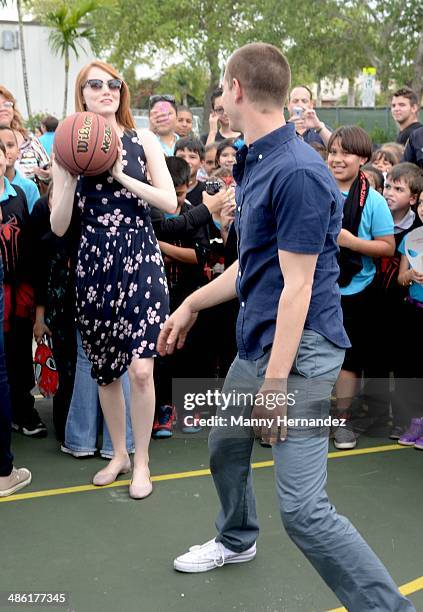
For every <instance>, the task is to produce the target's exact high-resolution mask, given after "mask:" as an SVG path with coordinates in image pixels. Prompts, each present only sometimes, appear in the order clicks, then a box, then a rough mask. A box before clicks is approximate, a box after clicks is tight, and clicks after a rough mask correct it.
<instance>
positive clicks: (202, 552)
mask: <svg viewBox="0 0 423 612" xmlns="http://www.w3.org/2000/svg"><path fill="white" fill-rule="evenodd" d="M190 551H195V552H196V553H197V554H198V556H199V557H201V558H207V557H208V558H210V557H212V559H213V563H214V564H215V566H216V567H223V565H225V547H224V546H223V544H222V543H221V542H216V540H214V539H213V540H209V541H208V542H205V544H198V545H197V546H191V548H190ZM212 553H213V555H212Z"/></svg>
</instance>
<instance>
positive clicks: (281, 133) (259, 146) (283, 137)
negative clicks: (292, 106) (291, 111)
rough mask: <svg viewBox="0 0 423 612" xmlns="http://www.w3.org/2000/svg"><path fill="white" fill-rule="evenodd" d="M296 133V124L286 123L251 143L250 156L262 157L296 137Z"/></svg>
mask: <svg viewBox="0 0 423 612" xmlns="http://www.w3.org/2000/svg"><path fill="white" fill-rule="evenodd" d="M296 135H297V133H296V131H295V125H294V124H293V123H286V124H285V125H283V126H282V127H280V128H277V129H276V130H273V132H270V133H269V134H266V135H265V136H262V137H261V138H259V139H258V140H255V141H254V142H253V143H251V145H250V146H249V147H248V157H250V156H251V157H255V158H256V159H262V158H263V157H264V156H265V155H267V154H268V153H270V152H271V151H273V149H276V148H277V147H280V145H283V144H285V143H286V142H288V140H292V139H293V138H295V137H296ZM260 156H261V157H260Z"/></svg>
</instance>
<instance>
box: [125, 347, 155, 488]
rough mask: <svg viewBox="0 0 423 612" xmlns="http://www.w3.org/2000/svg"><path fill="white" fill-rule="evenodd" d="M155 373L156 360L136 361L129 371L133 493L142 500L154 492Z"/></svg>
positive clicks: (134, 360)
mask: <svg viewBox="0 0 423 612" xmlns="http://www.w3.org/2000/svg"><path fill="white" fill-rule="evenodd" d="M153 370H154V359H153V358H149V359H133V360H132V363H131V365H130V366H129V370H128V372H129V380H130V383H131V419H132V434H133V437H134V442H135V456H134V472H133V476H132V484H131V490H130V493H131V495H132V496H133V497H140V498H142V497H146V495H148V494H149V493H151V482H150V472H149V469H148V461H149V456H148V447H149V444H150V437H151V430H152V428H153V420H154V407H155V390H154V379H153Z"/></svg>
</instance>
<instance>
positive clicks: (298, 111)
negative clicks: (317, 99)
mask: <svg viewBox="0 0 423 612" xmlns="http://www.w3.org/2000/svg"><path fill="white" fill-rule="evenodd" d="M292 111H293V113H294V117H301V116H302V114H303V112H304V109H303V108H302V107H301V106H294V108H293V109H292Z"/></svg>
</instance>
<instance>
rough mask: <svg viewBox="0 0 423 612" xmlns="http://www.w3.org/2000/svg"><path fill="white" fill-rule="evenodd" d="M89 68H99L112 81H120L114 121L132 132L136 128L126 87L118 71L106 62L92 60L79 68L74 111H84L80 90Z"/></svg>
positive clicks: (85, 80)
mask: <svg viewBox="0 0 423 612" xmlns="http://www.w3.org/2000/svg"><path fill="white" fill-rule="evenodd" d="M91 68H100V69H101V70H104V71H105V72H108V73H109V74H110V76H111V77H112V78H113V79H120V80H121V81H122V88H121V90H120V103H119V108H118V109H117V111H116V121H117V122H118V124H119V125H121V126H122V127H124V128H125V129H127V130H134V129H135V127H136V126H135V121H134V118H133V116H132V113H131V108H130V101H131V97H130V94H129V88H128V85H127V84H126V83H125V81H124V80H123V78H122V77H121V75H120V74H119V73H118V71H117V70H116V69H115V68H113V66H110V64H106V62H101V61H100V60H94V61H93V62H90V63H89V64H87V65H86V66H84V67H83V68H81V70H80V71H79V73H78V76H77V77H76V83H75V111H76V112H77V113H80V112H83V111H84V110H86V109H85V102H84V98H83V95H82V88H83V87H84V85H85V83H86V82H87V76H88V73H89V71H90V70H91Z"/></svg>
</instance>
